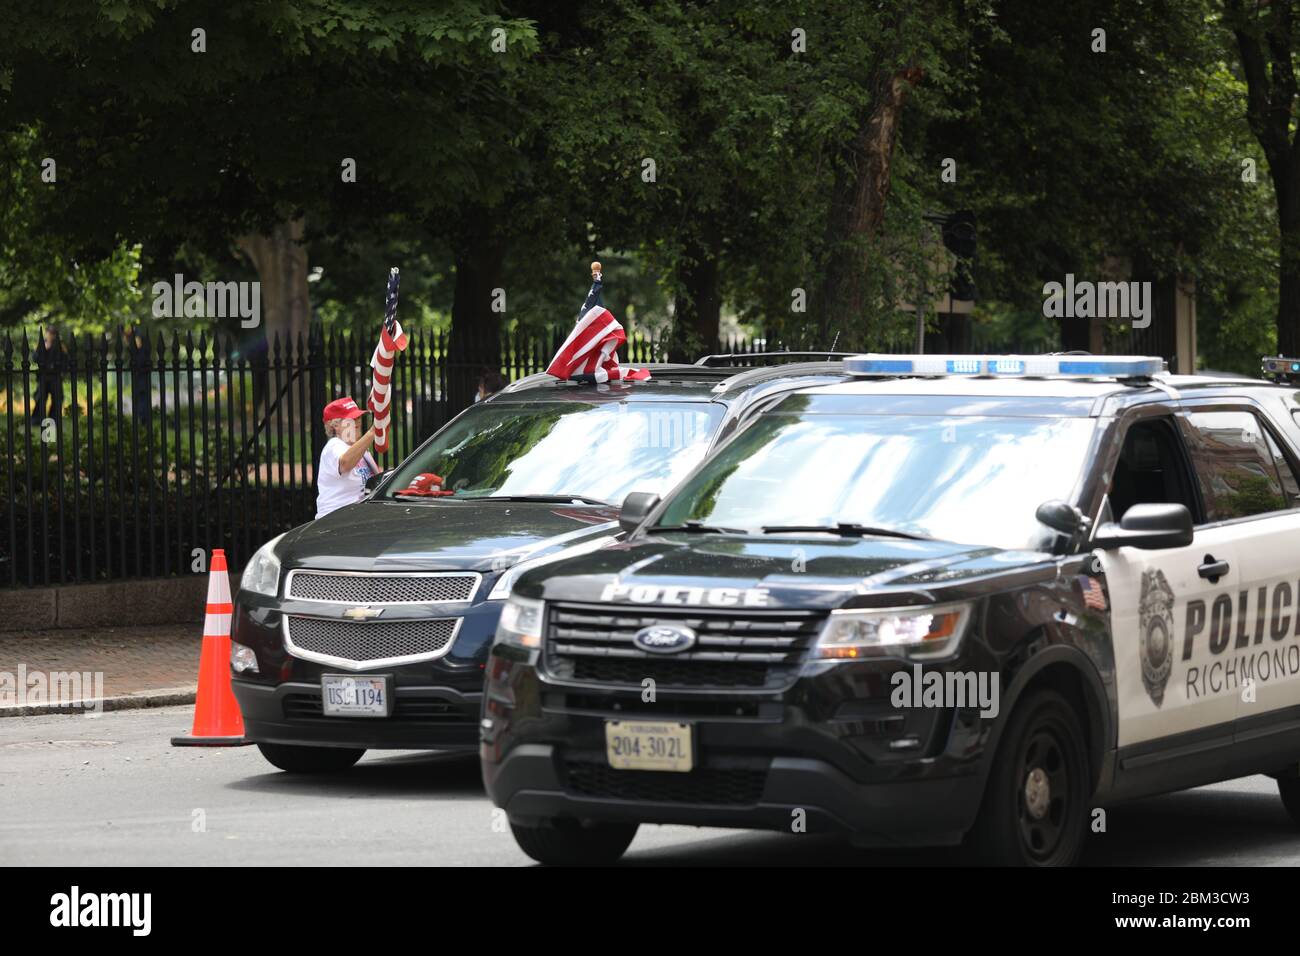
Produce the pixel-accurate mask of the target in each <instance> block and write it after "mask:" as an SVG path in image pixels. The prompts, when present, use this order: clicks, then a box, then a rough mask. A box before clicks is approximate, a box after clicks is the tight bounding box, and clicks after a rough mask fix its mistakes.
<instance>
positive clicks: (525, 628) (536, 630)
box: [496, 597, 546, 650]
mask: <svg viewBox="0 0 1300 956" xmlns="http://www.w3.org/2000/svg"><path fill="white" fill-rule="evenodd" d="M545 607H546V605H545V604H543V603H542V602H541V601H530V600H529V599H528V598H521V597H512V598H508V599H507V600H506V603H505V604H504V605H502V607H501V619H500V620H499V621H498V622H497V636H496V643H497V644H505V645H506V646H507V647H521V648H524V649H525V650H535V649H537V648H539V647H541V646H542V613H543V610H544V608H545Z"/></svg>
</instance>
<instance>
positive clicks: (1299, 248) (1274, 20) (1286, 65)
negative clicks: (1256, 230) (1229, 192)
mask: <svg viewBox="0 0 1300 956" xmlns="http://www.w3.org/2000/svg"><path fill="white" fill-rule="evenodd" d="M1224 11H1225V22H1226V23H1227V24H1228V26H1229V27H1230V28H1231V29H1232V31H1233V35H1234V36H1235V37H1236V40H1237V49H1238V51H1239V53H1240V54H1241V69H1242V73H1243V74H1244V75H1245V77H1246V120H1247V122H1248V123H1249V124H1250V129H1251V132H1252V133H1254V134H1255V138H1256V139H1257V140H1259V145H1260V146H1261V147H1262V148H1263V150H1264V156H1265V158H1266V159H1267V160H1268V170H1269V175H1271V176H1272V178H1273V191H1274V193H1275V194H1276V196H1277V221H1278V231H1279V233H1280V235H1279V240H1280V246H1279V253H1280V254H1279V257H1278V261H1279V269H1278V290H1277V293H1278V294H1277V348H1278V351H1279V352H1281V353H1282V354H1283V355H1295V354H1297V350H1300V146H1297V143H1296V140H1295V137H1294V135H1293V133H1292V129H1291V120H1292V117H1293V116H1294V114H1295V107H1296V99H1297V92H1298V91H1300V87H1298V85H1297V81H1296V75H1295V68H1294V67H1293V65H1292V62H1293V59H1294V47H1295V36H1294V33H1295V23H1294V22H1293V21H1294V12H1295V11H1294V10H1293V9H1292V5H1291V4H1290V3H1280V2H1279V3H1273V4H1261V5H1255V4H1251V5H1249V6H1248V5H1247V4H1246V3H1245V2H1244V0H1225V3H1224Z"/></svg>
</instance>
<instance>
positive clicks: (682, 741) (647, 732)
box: [605, 720, 695, 773]
mask: <svg viewBox="0 0 1300 956" xmlns="http://www.w3.org/2000/svg"><path fill="white" fill-rule="evenodd" d="M605 756H606V758H607V759H608V760H609V765H610V766H611V767H613V768H614V769H615V770H669V771H674V772H676V773H685V772H687V771H688V770H690V769H691V768H692V767H693V766H694V765H695V756H694V752H693V750H692V747H691V725H690V724H678V723H667V722H662V721H648V720H607V721H605Z"/></svg>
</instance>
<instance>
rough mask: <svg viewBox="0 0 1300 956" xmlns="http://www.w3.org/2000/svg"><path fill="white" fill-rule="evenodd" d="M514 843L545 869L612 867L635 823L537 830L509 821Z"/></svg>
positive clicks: (568, 823) (563, 823)
mask: <svg viewBox="0 0 1300 956" xmlns="http://www.w3.org/2000/svg"><path fill="white" fill-rule="evenodd" d="M510 829H511V830H512V831H513V832H514V835H515V842H516V843H518V844H519V849H521V850H523V851H524V852H525V853H527V854H528V855H529V856H530V857H532V858H533V859H534V860H536V861H537V862H538V863H543V864H546V865H547V866H600V865H602V864H606V863H613V862H614V861H615V860H617V859H618V858H619V857H620V856H622V855H623V853H624V851H625V850H627V847H628V844H630V843H631V842H632V838H633V837H634V836H636V829H637V824H635V823H582V822H579V821H577V820H550V821H547V822H546V823H544V824H542V825H541V826H522V825H520V824H518V823H514V822H513V821H512V822H511V824H510Z"/></svg>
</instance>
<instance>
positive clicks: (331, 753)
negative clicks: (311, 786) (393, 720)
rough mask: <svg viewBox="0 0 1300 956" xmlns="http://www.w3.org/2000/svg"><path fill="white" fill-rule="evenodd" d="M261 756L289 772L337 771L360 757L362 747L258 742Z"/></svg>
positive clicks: (362, 750)
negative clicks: (304, 745)
mask: <svg viewBox="0 0 1300 956" xmlns="http://www.w3.org/2000/svg"><path fill="white" fill-rule="evenodd" d="M257 749H258V750H260V751H262V756H263V757H265V758H266V759H267V760H269V761H270V762H271V763H272V764H273V765H274V766H276V767H279V768H280V769H281V770H285V771H288V772H289V773H338V772H339V771H341V770H347V769H348V768H349V767H351V766H352V765H353V764H354V763H356V762H357V761H358V760H360V759H361V755H362V754H364V753H365V750H364V749H361V750H352V749H350V748H346V747H299V746H295V745H293V744H258V745H257Z"/></svg>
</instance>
